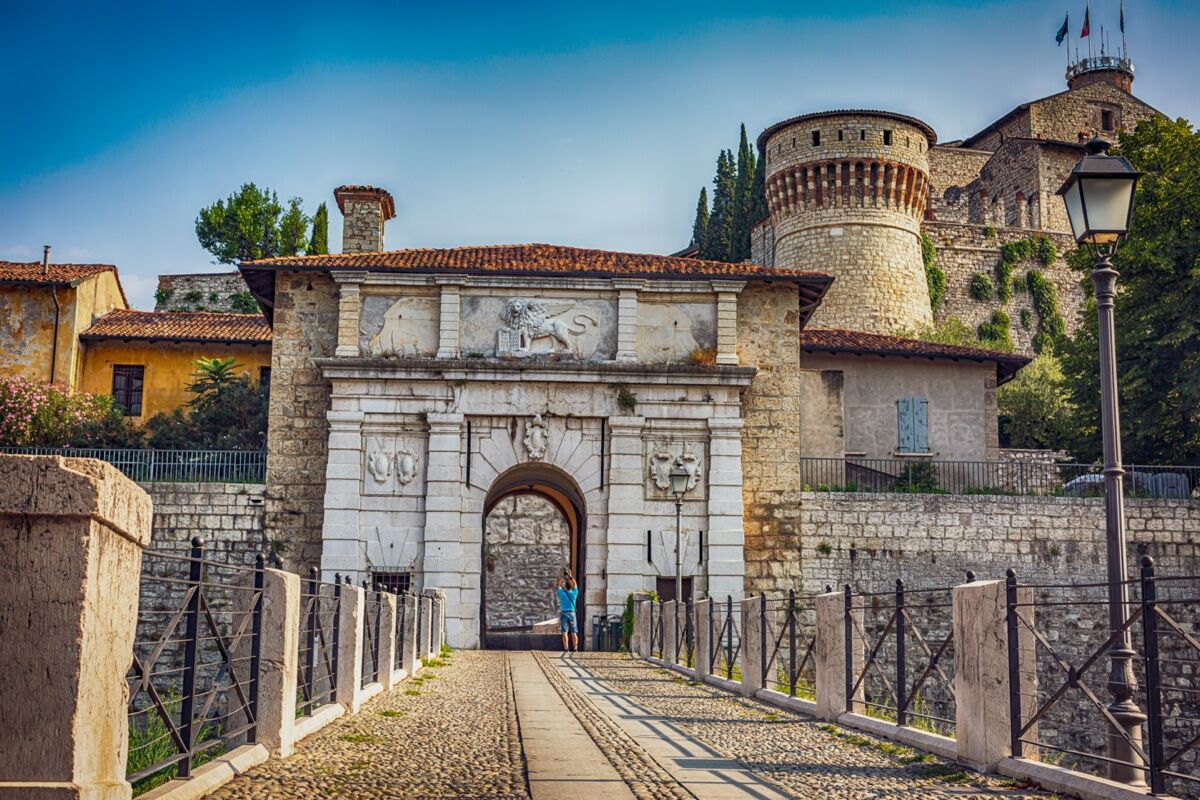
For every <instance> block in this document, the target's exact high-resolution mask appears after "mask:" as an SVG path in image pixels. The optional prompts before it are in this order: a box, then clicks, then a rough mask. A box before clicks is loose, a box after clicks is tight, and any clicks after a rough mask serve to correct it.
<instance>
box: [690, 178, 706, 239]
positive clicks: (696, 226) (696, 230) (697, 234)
mask: <svg viewBox="0 0 1200 800" xmlns="http://www.w3.org/2000/svg"><path fill="white" fill-rule="evenodd" d="M707 240H708V189H706V188H704V187H703V186H701V187H700V199H699V200H698V201H697V202H696V221H695V222H693V223H692V244H693V245H694V246H695V247H699V248H700V253H701V254H702V255H703V253H704V243H705V242H706V241H707Z"/></svg>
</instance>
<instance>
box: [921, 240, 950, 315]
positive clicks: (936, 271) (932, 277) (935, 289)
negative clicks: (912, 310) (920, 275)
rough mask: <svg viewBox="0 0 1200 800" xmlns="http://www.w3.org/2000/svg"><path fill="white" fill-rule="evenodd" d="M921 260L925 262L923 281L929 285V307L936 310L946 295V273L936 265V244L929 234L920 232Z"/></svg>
mask: <svg viewBox="0 0 1200 800" xmlns="http://www.w3.org/2000/svg"><path fill="white" fill-rule="evenodd" d="M921 260H922V261H923V262H925V283H926V285H928V287H929V308H930V309H931V310H933V311H937V310H938V308H939V307H940V306H941V305H942V298H943V297H945V296H946V273H945V272H944V271H943V270H942V268H941V267H939V266H938V265H937V245H935V244H934V242H933V237H931V236H929V234H926V233H922V234H921Z"/></svg>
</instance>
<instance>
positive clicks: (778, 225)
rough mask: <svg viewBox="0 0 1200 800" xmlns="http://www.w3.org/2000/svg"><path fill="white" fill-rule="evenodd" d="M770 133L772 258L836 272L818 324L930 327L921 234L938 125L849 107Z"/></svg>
mask: <svg viewBox="0 0 1200 800" xmlns="http://www.w3.org/2000/svg"><path fill="white" fill-rule="evenodd" d="M764 137H765V139H766V140H765V142H764V141H763V140H762V139H761V138H760V144H762V145H764V152H765V154H766V159H767V177H766V193H767V206H768V208H769V209H770V212H771V227H772V239H773V241H772V244H771V249H772V254H771V257H770V259H769V260H770V261H772V263H773V264H774V266H777V267H778V266H786V267H790V268H794V269H800V270H815V271H820V272H827V273H830V274H832V275H834V276H835V277H836V278H837V281H836V282H835V283H834V285H833V287H832V288H831V289H830V291H829V293H828V294H826V296H825V299H824V301H823V302H822V304H821V307H820V308H819V309H818V310H817V312H816V314H815V315H814V317H813V321H812V326H813V327H826V328H850V329H853V330H861V331H868V332H874V333H894V332H897V331H901V330H913V329H916V328H918V327H921V326H923V325H926V324H928V323H929V322H930V321H931V313H930V309H929V293H928V290H927V288H926V283H925V272H924V268H923V266H922V261H921V246H920V239H919V233H920V220H921V219H922V217H923V216H924V214H925V208H926V204H927V201H928V197H929V189H928V182H929V178H928V173H929V158H928V153H929V146H930V141H931V140H932V138H933V133H932V131H930V130H928V129H927V128H925V127H924V126H923V125H922V124H921V123H918V122H917V121H915V120H910V119H909V118H906V117H901V116H898V115H890V114H854V113H852V112H847V113H831V114H819V115H812V116H809V117H803V118H799V119H798V120H797V121H795V122H794V123H792V124H787V123H784V124H781V125H779V126H775V127H774V128H772V129H768V132H767V133H766V134H764ZM761 235H762V232H758V233H756V236H759V237H761ZM757 249H758V250H759V252H761V251H762V250H763V243H762V242H760V243H759V245H758V248H757Z"/></svg>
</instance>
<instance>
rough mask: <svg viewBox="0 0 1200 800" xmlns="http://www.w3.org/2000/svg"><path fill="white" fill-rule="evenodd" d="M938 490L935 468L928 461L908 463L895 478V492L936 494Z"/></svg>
mask: <svg viewBox="0 0 1200 800" xmlns="http://www.w3.org/2000/svg"><path fill="white" fill-rule="evenodd" d="M939 488H940V486H939V483H938V471H937V467H936V466H935V465H934V464H933V463H932V462H930V461H910V462H908V463H907V464H905V465H904V469H902V470H900V473H899V474H898V475H897V476H896V491H899V492H921V493H925V494H928V493H931V492H936V491H938V490H939Z"/></svg>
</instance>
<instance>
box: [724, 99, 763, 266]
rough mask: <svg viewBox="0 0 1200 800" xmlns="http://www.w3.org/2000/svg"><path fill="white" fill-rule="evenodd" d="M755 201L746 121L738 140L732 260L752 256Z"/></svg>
mask: <svg viewBox="0 0 1200 800" xmlns="http://www.w3.org/2000/svg"><path fill="white" fill-rule="evenodd" d="M753 202H754V151H753V150H751V149H750V142H749V141H747V139H746V123H744V122H743V123H742V130H741V140H740V141H739V142H738V154H737V178H736V179H735V186H734V200H733V236H732V241H731V243H730V252H729V260H730V261H735V262H736V261H744V260H746V259H747V258H749V257H750V226H751V225H753V224H754V223H755V222H756V220H755V219H753V213H754V212H753Z"/></svg>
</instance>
